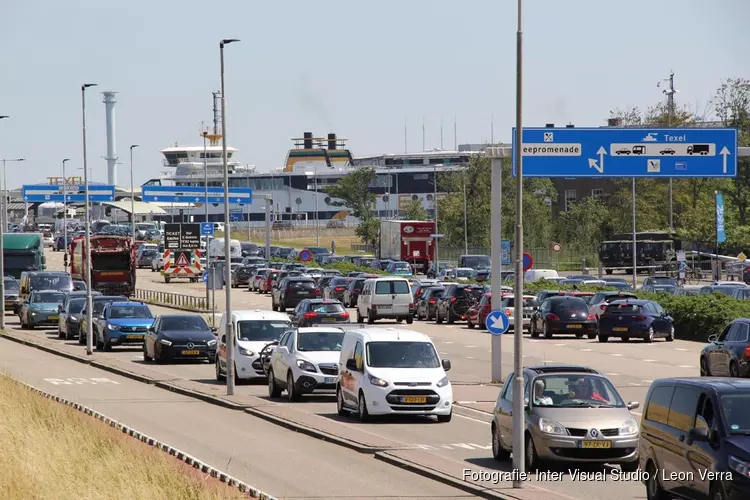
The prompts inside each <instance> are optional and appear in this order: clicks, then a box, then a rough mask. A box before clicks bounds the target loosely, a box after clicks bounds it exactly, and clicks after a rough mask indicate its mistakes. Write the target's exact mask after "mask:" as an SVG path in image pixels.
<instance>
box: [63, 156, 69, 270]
mask: <svg viewBox="0 0 750 500" xmlns="http://www.w3.org/2000/svg"><path fill="white" fill-rule="evenodd" d="M69 161H70V158H65V159H64V160H63V161H62V167H63V169H62V170H63V171H62V174H63V178H62V189H63V245H65V249H64V250H63V252H64V253H63V267H66V268H67V267H68V195H67V193H66V188H67V186H68V181H67V180H66V179H67V177H66V176H65V163H66V162H69Z"/></svg>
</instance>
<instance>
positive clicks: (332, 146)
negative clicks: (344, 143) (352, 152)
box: [328, 134, 336, 149]
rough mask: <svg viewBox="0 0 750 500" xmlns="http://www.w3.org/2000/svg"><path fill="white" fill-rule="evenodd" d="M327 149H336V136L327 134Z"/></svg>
mask: <svg viewBox="0 0 750 500" xmlns="http://www.w3.org/2000/svg"><path fill="white" fill-rule="evenodd" d="M328 149H336V134H328Z"/></svg>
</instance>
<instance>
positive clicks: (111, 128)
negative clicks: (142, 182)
mask: <svg viewBox="0 0 750 500" xmlns="http://www.w3.org/2000/svg"><path fill="white" fill-rule="evenodd" d="M116 93H117V92H102V94H104V101H103V102H104V111H105V114H106V125H107V156H106V157H105V158H104V159H105V160H107V184H109V185H111V186H116V185H117V151H116V149H117V148H116V145H115V103H117V101H115V94H116Z"/></svg>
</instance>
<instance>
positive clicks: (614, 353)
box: [610, 352, 622, 358]
mask: <svg viewBox="0 0 750 500" xmlns="http://www.w3.org/2000/svg"><path fill="white" fill-rule="evenodd" d="M610 356H614V357H616V358H621V357H622V354H620V353H619V352H613V353H612V354H610Z"/></svg>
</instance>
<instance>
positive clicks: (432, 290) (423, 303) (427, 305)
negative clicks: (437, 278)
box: [416, 286, 445, 321]
mask: <svg viewBox="0 0 750 500" xmlns="http://www.w3.org/2000/svg"><path fill="white" fill-rule="evenodd" d="M444 290H445V287H443V286H430V287H427V288H425V289H424V291H423V292H422V294H421V295H420V297H419V300H418V301H417V308H416V309H417V319H423V320H425V321H430V320H432V318H434V317H435V311H437V302H438V299H440V296H441V295H443V291H444Z"/></svg>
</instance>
